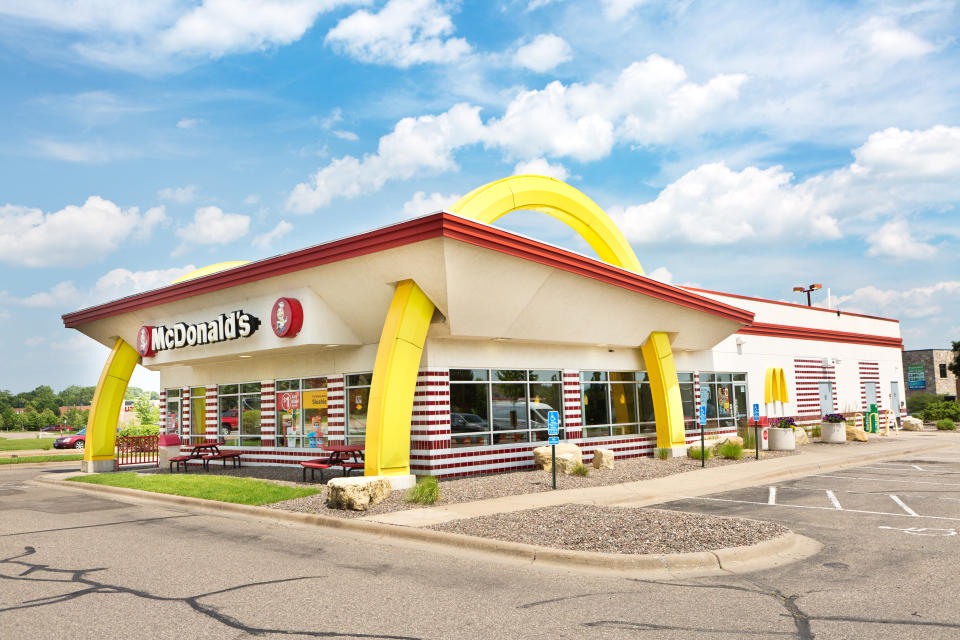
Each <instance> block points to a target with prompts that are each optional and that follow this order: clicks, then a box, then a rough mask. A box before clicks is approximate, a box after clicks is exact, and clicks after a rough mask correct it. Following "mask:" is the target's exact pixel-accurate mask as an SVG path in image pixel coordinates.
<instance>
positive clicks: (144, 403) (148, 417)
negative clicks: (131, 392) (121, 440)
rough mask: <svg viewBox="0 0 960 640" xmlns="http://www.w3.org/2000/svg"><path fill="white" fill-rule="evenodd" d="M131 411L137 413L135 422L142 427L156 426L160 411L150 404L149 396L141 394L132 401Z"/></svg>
mask: <svg viewBox="0 0 960 640" xmlns="http://www.w3.org/2000/svg"><path fill="white" fill-rule="evenodd" d="M133 410H134V411H135V412H136V413H137V422H139V423H140V424H142V425H149V424H157V422H158V421H159V420H160V410H159V409H158V408H157V407H155V406H154V405H153V403H152V402H150V396H148V395H147V394H145V393H144V394H141V395H139V396H137V399H136V400H134V401H133Z"/></svg>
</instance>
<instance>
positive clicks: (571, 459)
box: [557, 453, 583, 476]
mask: <svg viewBox="0 0 960 640" xmlns="http://www.w3.org/2000/svg"><path fill="white" fill-rule="evenodd" d="M578 464H583V462H582V461H581V460H580V459H578V458H577V457H576V456H575V455H573V454H572V453H563V454H560V453H558V454H557V473H562V474H563V475H565V476H569V475H573V468H574V467H576V466H577V465H578Z"/></svg>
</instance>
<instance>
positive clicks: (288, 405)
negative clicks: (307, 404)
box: [277, 391, 300, 413]
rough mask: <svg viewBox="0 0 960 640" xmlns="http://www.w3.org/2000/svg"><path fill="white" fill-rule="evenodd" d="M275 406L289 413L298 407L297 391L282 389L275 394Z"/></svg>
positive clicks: (298, 395)
mask: <svg viewBox="0 0 960 640" xmlns="http://www.w3.org/2000/svg"><path fill="white" fill-rule="evenodd" d="M277 408H278V409H280V411H283V412H285V413H289V412H291V411H296V410H297V409H299V408H300V392H299V391H283V392H281V393H278V394H277Z"/></svg>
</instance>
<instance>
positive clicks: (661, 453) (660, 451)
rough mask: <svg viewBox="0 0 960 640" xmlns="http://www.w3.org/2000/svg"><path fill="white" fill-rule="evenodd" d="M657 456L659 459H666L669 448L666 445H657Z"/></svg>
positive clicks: (668, 454)
mask: <svg viewBox="0 0 960 640" xmlns="http://www.w3.org/2000/svg"><path fill="white" fill-rule="evenodd" d="M657 457H658V458H659V459H661V460H666V459H667V458H669V457H670V449H669V448H668V447H658V448H657Z"/></svg>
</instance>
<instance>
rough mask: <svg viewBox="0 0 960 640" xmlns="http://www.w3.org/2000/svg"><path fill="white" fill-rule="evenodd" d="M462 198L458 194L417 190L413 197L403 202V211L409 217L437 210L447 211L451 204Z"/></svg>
mask: <svg viewBox="0 0 960 640" xmlns="http://www.w3.org/2000/svg"><path fill="white" fill-rule="evenodd" d="M459 199H460V196H459V195H457V194H453V193H451V194H449V195H444V194H442V193H429V194H428V193H426V192H424V191H417V192H416V193H415V194H413V197H412V198H410V199H409V200H407V201H406V202H404V203H403V213H404V215H406V216H408V217H413V216H422V215H424V214H426V213H433V212H435V211H445V210H446V209H447V208H448V207H449V206H450V205H452V204H453V203H454V202H456V201H457V200H459Z"/></svg>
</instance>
